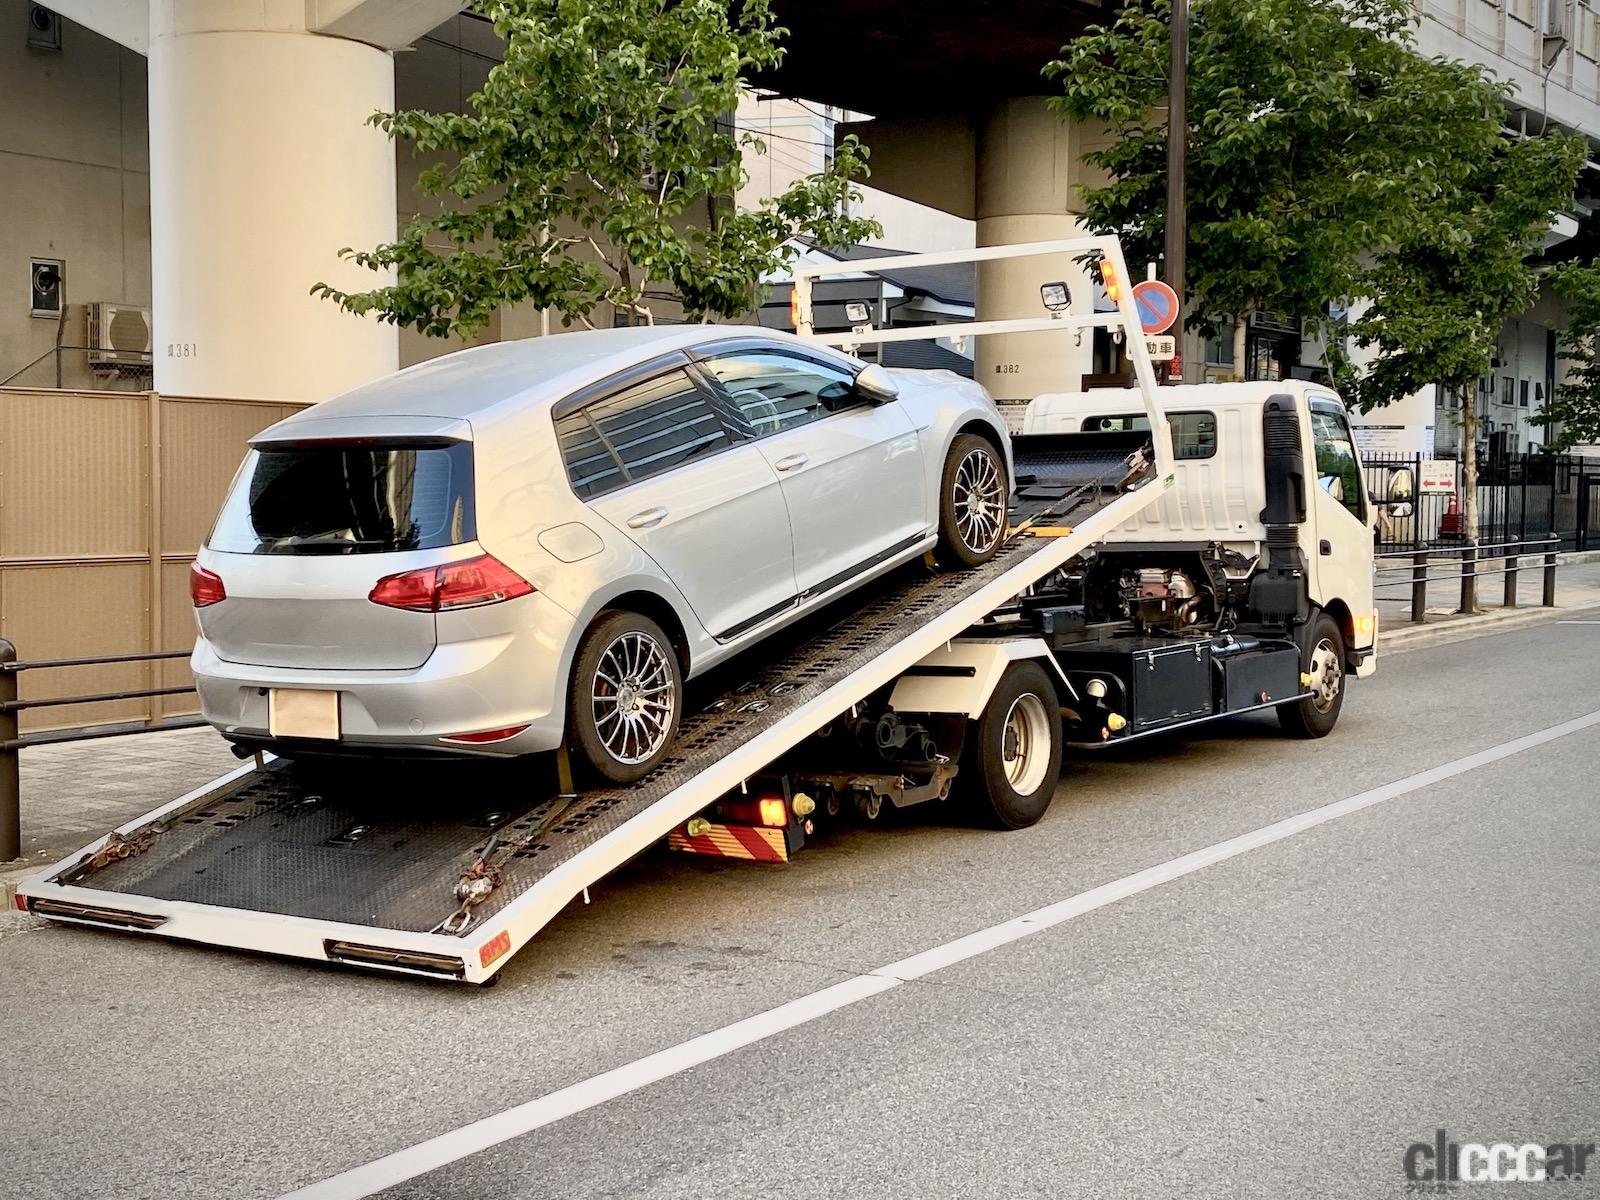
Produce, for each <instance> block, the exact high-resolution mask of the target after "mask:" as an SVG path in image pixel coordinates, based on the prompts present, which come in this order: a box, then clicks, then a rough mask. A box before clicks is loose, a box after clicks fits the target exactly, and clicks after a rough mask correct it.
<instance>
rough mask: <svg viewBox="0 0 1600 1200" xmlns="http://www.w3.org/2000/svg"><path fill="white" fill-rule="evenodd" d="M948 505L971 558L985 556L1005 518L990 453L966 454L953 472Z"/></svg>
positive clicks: (1003, 499)
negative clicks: (972, 555)
mask: <svg viewBox="0 0 1600 1200" xmlns="http://www.w3.org/2000/svg"><path fill="white" fill-rule="evenodd" d="M951 504H952V507H953V508H954V509H955V516H956V532H957V533H959V534H960V535H961V540H962V542H963V543H964V544H965V545H966V547H967V549H968V550H971V551H972V552H973V553H974V554H983V553H986V552H987V551H988V549H989V548H990V547H991V546H993V545H994V544H995V542H996V541H998V540H999V538H1000V532H1001V530H1002V528H1003V527H1004V524H1005V515H1006V497H1005V488H1004V486H1003V485H1002V484H1001V482H1000V469H999V467H998V466H996V464H995V460H994V451H993V450H991V449H989V448H988V447H982V448H980V449H975V450H970V451H968V452H967V456H966V457H965V458H963V459H962V460H961V465H960V466H958V467H957V468H956V478H955V483H954V486H953V487H952V488H951Z"/></svg>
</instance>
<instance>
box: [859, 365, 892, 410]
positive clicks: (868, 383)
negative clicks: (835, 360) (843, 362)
mask: <svg viewBox="0 0 1600 1200" xmlns="http://www.w3.org/2000/svg"><path fill="white" fill-rule="evenodd" d="M856 392H857V393H858V394H859V395H861V396H864V397H866V398H867V399H868V400H870V401H872V403H874V404H887V403H889V401H891V400H893V399H894V398H895V397H896V396H898V395H899V394H900V385H899V384H897V383H895V381H894V378H893V377H892V376H891V375H890V374H889V372H887V371H885V370H884V369H883V368H882V367H880V366H879V365H878V364H877V363H868V364H867V365H866V366H864V367H862V368H861V373H860V374H859V375H857V376H856Z"/></svg>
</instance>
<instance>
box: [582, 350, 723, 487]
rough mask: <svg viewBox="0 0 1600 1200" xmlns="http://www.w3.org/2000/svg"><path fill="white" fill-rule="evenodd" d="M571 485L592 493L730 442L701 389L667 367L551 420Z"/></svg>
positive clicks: (654, 471) (714, 449)
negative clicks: (663, 372) (662, 372)
mask: <svg viewBox="0 0 1600 1200" xmlns="http://www.w3.org/2000/svg"><path fill="white" fill-rule="evenodd" d="M556 436H557V438H558V439H559V440H560V443H561V455H562V458H563V459H565V461H566V464H567V478H568V479H570V480H571V482H572V490H573V491H575V492H576V493H577V494H578V495H579V496H580V497H582V498H585V499H587V498H589V497H591V496H598V495H601V494H602V493H604V492H608V491H610V490H612V489H613V488H617V487H621V486H622V485H623V484H625V483H631V482H633V481H634V480H637V479H648V478H649V477H650V476H652V475H659V474H661V472H663V471H670V470H672V468H673V467H676V466H680V465H682V464H683V463H685V462H688V461H689V460H690V459H692V458H697V457H700V456H701V455H705V454H714V453H715V452H716V451H718V450H720V449H722V448H723V447H725V446H728V445H730V444H731V442H730V441H729V438H728V434H727V431H726V430H725V429H723V427H722V423H721V421H719V420H718V419H717V414H716V413H715V411H713V409H712V407H711V402H710V400H709V399H708V398H707V397H706V394H705V393H704V392H702V391H701V390H700V389H699V388H697V387H696V386H695V385H694V383H693V382H692V381H691V380H690V379H689V377H688V376H687V375H685V374H684V373H683V372H682V371H673V372H670V373H669V374H666V375H663V376H661V377H660V378H657V379H652V380H650V381H649V382H647V383H641V384H637V385H636V386H634V387H630V388H627V389H626V390H624V391H621V392H618V393H617V394H616V395H614V396H608V397H606V398H605V399H604V400H597V401H595V402H594V403H593V404H590V405H587V406H586V407H584V408H581V409H579V410H578V411H577V412H574V413H569V414H567V415H566V416H564V417H561V418H559V419H557V421H556Z"/></svg>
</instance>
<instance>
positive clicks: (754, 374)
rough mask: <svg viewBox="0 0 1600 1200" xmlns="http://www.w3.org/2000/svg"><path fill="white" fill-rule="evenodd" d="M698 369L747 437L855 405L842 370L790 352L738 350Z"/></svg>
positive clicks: (848, 378)
mask: <svg viewBox="0 0 1600 1200" xmlns="http://www.w3.org/2000/svg"><path fill="white" fill-rule="evenodd" d="M704 367H705V370H706V371H708V372H709V373H710V374H711V375H712V376H713V377H714V378H715V379H716V380H717V382H719V383H720V384H722V386H723V387H724V388H725V389H726V390H727V393H728V398H729V399H730V400H731V401H732V402H733V409H734V413H735V416H736V418H737V420H738V421H739V422H740V424H741V425H747V426H748V427H749V431H750V435H751V436H752V437H765V436H766V435H767V434H769V433H777V432H778V431H779V430H782V429H793V428H794V427H795V426H796V425H808V424H810V423H811V422H812V421H819V420H821V419H822V418H823V417H826V416H828V415H829V414H830V413H834V412H837V411H839V410H840V409H841V408H848V407H850V406H851V405H853V404H857V403H860V401H859V399H858V397H857V396H856V391H855V380H854V378H853V377H852V376H851V375H850V373H849V372H848V371H845V370H842V369H840V368H837V367H828V366H824V365H822V364H821V363H819V362H816V361H814V360H812V359H809V358H800V357H798V356H796V355H792V354H783V353H781V352H773V351H767V350H746V351H739V352H737V353H734V354H724V355H722V356H721V357H720V358H713V359H710V360H709V361H707V362H706V363H705V364H704Z"/></svg>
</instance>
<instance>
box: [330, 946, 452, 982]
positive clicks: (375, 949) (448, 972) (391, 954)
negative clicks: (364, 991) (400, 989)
mask: <svg viewBox="0 0 1600 1200" xmlns="http://www.w3.org/2000/svg"><path fill="white" fill-rule="evenodd" d="M322 951H323V953H324V954H326V955H327V956H328V957H329V958H330V959H331V960H333V961H334V962H342V963H349V964H351V965H352V966H360V967H384V968H387V969H388V970H391V971H409V972H411V973H413V974H417V975H439V976H442V977H445V978H448V979H461V978H462V977H464V976H465V975H466V973H467V964H466V963H465V962H464V961H463V960H462V959H459V958H453V957H451V956H450V955H448V954H427V953H424V952H423V951H420V950H396V949H393V948H391V947H389V946H364V945H362V944H361V943H360V942H336V941H332V940H328V941H324V942H323V943H322Z"/></svg>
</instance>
